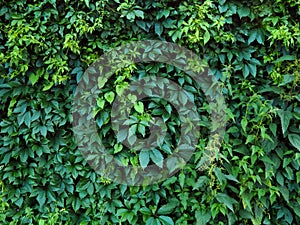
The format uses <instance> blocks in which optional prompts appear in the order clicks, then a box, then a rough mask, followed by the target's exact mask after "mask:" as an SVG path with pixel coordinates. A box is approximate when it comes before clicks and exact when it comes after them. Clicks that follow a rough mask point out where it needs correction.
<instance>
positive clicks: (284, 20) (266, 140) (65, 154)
mask: <svg viewBox="0 0 300 225" xmlns="http://www.w3.org/2000/svg"><path fill="white" fill-rule="evenodd" d="M152 39H155V40H165V41H169V42H174V43H177V44H179V45H180V46H184V47H186V48H188V49H190V50H192V51H193V52H195V53H197V54H198V55H199V56H200V57H202V58H204V59H205V60H206V61H207V62H208V64H209V66H210V68H211V69H212V72H213V76H215V77H216V78H217V79H218V80H219V81H220V82H221V83H222V88H223V94H224V96H225V98H226V104H227V107H228V109H227V117H228V122H227V127H226V134H225V138H224V141H223V143H222V146H221V149H220V154H219V155H218V159H217V160H215V161H214V163H212V164H211V165H210V167H209V168H208V169H207V170H204V171H201V170H199V169H198V168H196V165H197V163H198V161H199V157H200V156H201V154H202V152H203V149H204V146H205V143H206V142H207V134H208V130H209V114H208V113H207V108H206V107H205V104H204V102H205V100H204V98H205V97H204V96H203V95H201V93H200V91H199V90H197V89H196V88H193V82H192V81H191V80H190V79H189V77H188V76H186V75H185V74H183V73H182V72H181V71H178V70H176V68H174V67H168V66H166V65H163V64H157V63H156V64H155V63H148V64H141V65H131V66H129V67H127V68H124V69H123V70H121V71H118V73H117V74H116V76H115V77H114V79H111V80H110V81H109V82H108V86H107V87H106V89H104V90H105V91H106V93H110V94H108V95H106V97H105V93H103V94H104V95H103V97H101V98H99V102H98V106H97V107H98V111H97V112H96V113H95V116H97V121H98V123H99V126H100V127H101V129H100V131H101V133H102V134H103V135H104V136H105V134H106V133H107V132H108V133H109V132H110V130H111V125H110V123H109V120H107V115H109V109H110V108H109V107H110V105H111V102H112V100H113V98H112V96H111V95H113V94H117V93H116V87H117V86H118V85H119V88H120V86H122V85H125V86H126V84H127V83H128V82H129V81H130V78H132V77H138V76H144V75H145V74H149V73H150V74H151V73H152V74H162V75H164V74H167V75H168V76H170V77H172V78H173V79H174V80H176V81H178V82H179V83H180V85H181V86H183V88H185V89H186V90H189V91H190V92H191V93H192V95H194V96H195V98H198V100H199V102H200V103H201V102H202V103H203V104H200V105H199V112H201V113H202V114H201V115H202V120H203V124H202V126H203V131H202V135H203V137H201V139H200V140H199V144H198V145H197V146H196V151H195V153H194V156H193V157H192V158H191V160H190V161H189V162H188V164H187V165H186V166H185V167H184V168H183V169H182V170H181V171H180V172H179V173H177V174H176V175H174V176H172V177H170V178H168V179H167V180H165V181H164V182H162V183H159V184H153V185H150V186H145V187H130V186H126V185H120V184H116V183H114V182H111V181H110V180H108V179H105V178H103V177H101V176H99V175H97V174H96V173H95V172H94V171H93V170H92V169H91V168H90V167H89V166H88V164H87V163H86V161H85V159H83V157H82V156H81V154H80V152H79V151H78V149H77V146H76V144H75V141H74V136H73V132H72V125H71V123H72V116H71V105H72V98H73V94H74V90H75V89H76V85H77V83H78V82H79V81H80V78H81V77H82V74H83V72H84V71H85V69H86V68H87V67H88V66H89V65H90V64H91V63H92V62H94V61H95V60H96V59H97V58H98V57H99V56H100V55H102V54H103V53H105V52H107V51H109V50H110V49H113V48H114V47H116V46H120V45H121V44H122V43H127V42H129V41H132V40H152ZM0 50H1V52H0V62H1V63H0V118H1V120H0V186H1V192H0V210H1V211H0V221H1V224H147V225H150V224H151V225H152V224H156V225H160V224H162V225H171V224H178V225H179V224H180V225H184V224H257V225H259V224H272V225H273V224H280V225H285V224H300V171H299V167H300V152H299V150H300V130H299V128H300V122H299V121H300V92H299V84H300V58H299V57H300V3H299V1H297V0H285V1H283V0H270V1H269V0H266V1H264V0H254V1H244V0H243V1H237V0H236V1H226V0H220V1H215V0H205V1H203V0H199V1H197V0H184V1H173V0H161V1H154V0H153V1H150V0H131V1H121V0H111V1H109V0H78V1H72V0H27V1H25V0H10V1H4V0H1V1H0ZM111 93H113V94H111ZM144 104H145V107H146V106H147V107H148V106H149V107H150V109H152V115H153V114H155V113H156V115H158V116H163V118H164V119H165V121H166V123H168V128H169V130H170V131H172V132H173V133H175V134H172V135H173V136H172V138H170V140H169V142H168V144H169V145H172V144H174V141H175V142H176V140H174V138H175V139H176V128H177V127H178V126H179V123H178V121H177V120H176V116H174V112H173V111H174V110H172V108H171V107H170V106H167V105H168V104H165V105H164V106H165V108H162V107H161V104H162V103H161V102H159V101H158V102H152V103H151V104H150V103H149V104H148V103H144ZM151 107H152V108H151ZM150 111H151V110H150ZM154 112H155V113H154ZM147 115H148V114H146V113H144V110H142V109H141V108H139V107H136V109H135V111H134V112H133V116H134V117H135V118H137V119H139V120H142V121H146V120H147ZM145 126H146V125H145ZM137 132H139V133H140V134H141V135H144V134H145V127H144V128H143V127H142V126H141V128H140V129H139V130H138V131H137ZM109 137H110V138H109V139H108V143H107V144H108V145H110V147H111V148H112V149H113V150H114V154H115V156H116V157H123V158H124V163H128V164H132V165H133V164H136V163H139V162H140V161H139V157H138V155H135V154H134V153H132V152H130V149H129V150H128V149H121V147H120V146H119V145H117V144H116V143H115V141H114V140H113V138H112V137H111V136H109ZM166 149H168V147H166ZM167 152H168V151H167ZM165 154H167V153H164V154H160V153H157V155H154V156H152V158H151V160H152V161H153V162H154V163H155V156H159V157H164V155H165ZM126 160H127V161H126Z"/></svg>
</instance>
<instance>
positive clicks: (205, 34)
mask: <svg viewBox="0 0 300 225" xmlns="http://www.w3.org/2000/svg"><path fill="white" fill-rule="evenodd" d="M209 39H210V33H209V32H208V31H205V33H204V37H203V41H204V44H206V43H207V42H208V41H209Z"/></svg>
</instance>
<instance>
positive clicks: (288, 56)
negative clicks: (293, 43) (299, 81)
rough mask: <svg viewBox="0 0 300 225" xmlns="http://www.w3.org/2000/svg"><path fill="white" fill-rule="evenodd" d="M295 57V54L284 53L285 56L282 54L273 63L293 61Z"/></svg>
mask: <svg viewBox="0 0 300 225" xmlns="http://www.w3.org/2000/svg"><path fill="white" fill-rule="evenodd" d="M295 59H296V58H295V55H284V56H281V57H280V58H278V59H276V60H274V61H273V63H279V62H283V61H293V60H295Z"/></svg>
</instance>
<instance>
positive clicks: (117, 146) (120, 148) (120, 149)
mask: <svg viewBox="0 0 300 225" xmlns="http://www.w3.org/2000/svg"><path fill="white" fill-rule="evenodd" d="M122 149H123V145H122V144H115V145H114V154H116V153H118V152H120V151H122Z"/></svg>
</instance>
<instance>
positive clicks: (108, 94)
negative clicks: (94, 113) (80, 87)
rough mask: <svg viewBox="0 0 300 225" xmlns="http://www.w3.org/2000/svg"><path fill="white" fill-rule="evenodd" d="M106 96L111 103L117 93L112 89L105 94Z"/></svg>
mask: <svg viewBox="0 0 300 225" xmlns="http://www.w3.org/2000/svg"><path fill="white" fill-rule="evenodd" d="M104 98H105V99H106V100H107V101H108V102H109V103H110V104H111V103H112V102H113V101H114V99H115V93H114V92H112V91H110V92H107V93H105V94H104Z"/></svg>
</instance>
